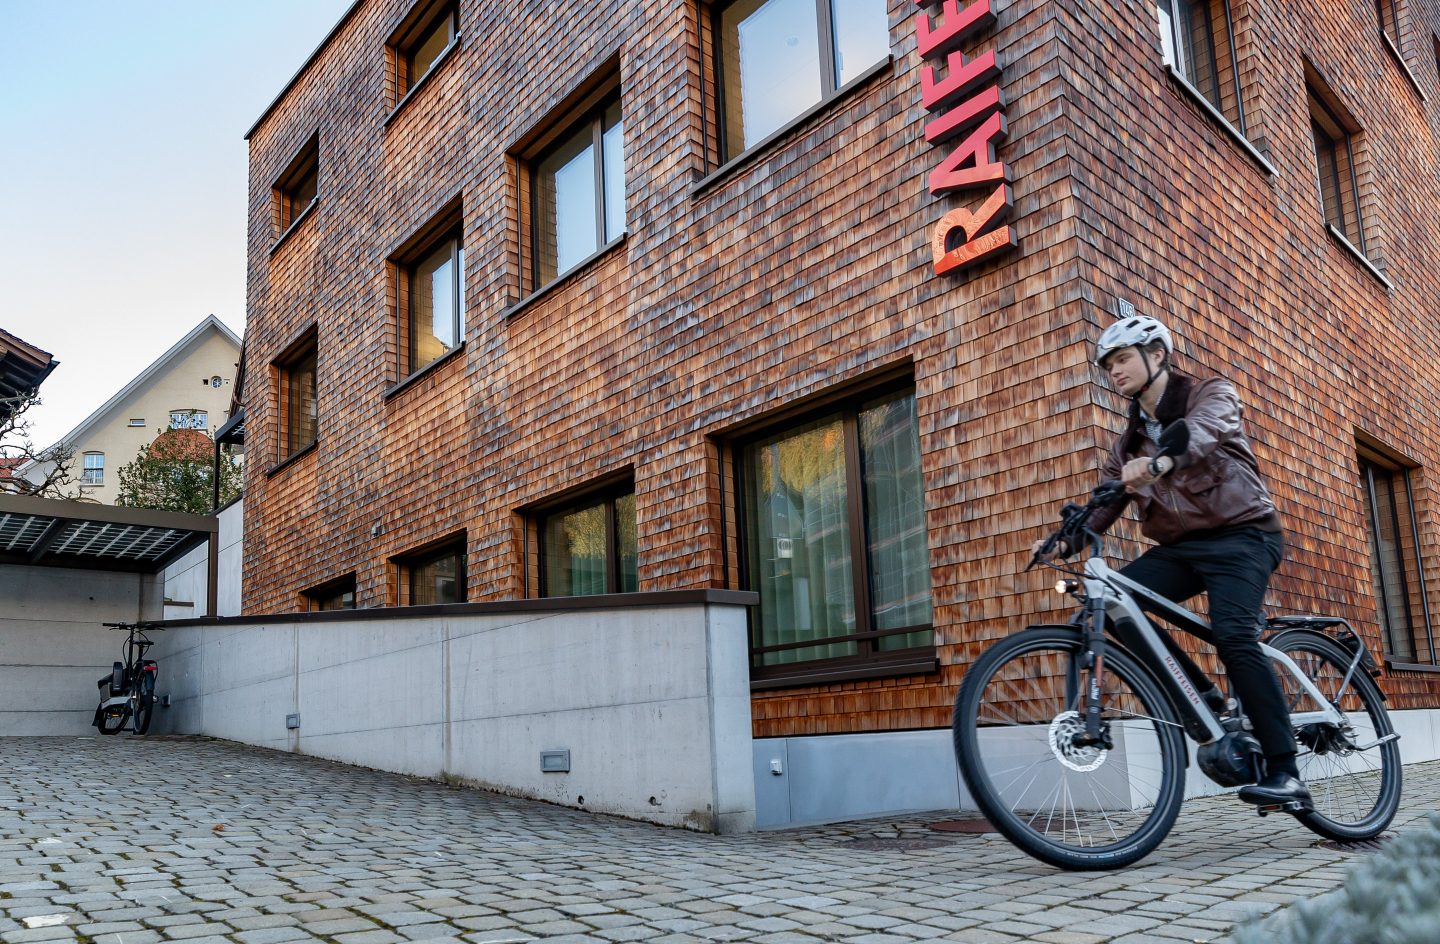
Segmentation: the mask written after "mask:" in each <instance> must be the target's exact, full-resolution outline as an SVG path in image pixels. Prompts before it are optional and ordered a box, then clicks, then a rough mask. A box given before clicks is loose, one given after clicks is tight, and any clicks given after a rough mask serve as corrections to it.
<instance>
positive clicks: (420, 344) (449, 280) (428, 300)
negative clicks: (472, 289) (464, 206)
mask: <svg viewBox="0 0 1440 944" xmlns="http://www.w3.org/2000/svg"><path fill="white" fill-rule="evenodd" d="M397 275H398V279H397V285H396V310H397V311H398V313H399V316H400V330H401V334H402V344H401V354H402V356H403V357H404V358H405V362H404V363H403V364H402V365H401V373H402V374H412V373H414V372H416V371H418V370H422V369H424V368H425V367H427V366H429V365H430V364H433V363H434V362H435V361H437V360H439V359H440V358H441V357H443V356H445V355H446V354H447V353H449V352H450V351H451V350H453V349H454V348H455V347H457V346H458V345H459V344H460V342H461V341H462V340H463V339H464V337H465V247H464V245H463V243H462V242H461V237H460V230H459V228H458V224H457V228H456V229H453V230H450V231H447V232H446V233H445V234H444V235H443V236H441V237H439V238H438V239H434V240H432V241H429V242H427V243H424V244H423V245H422V246H421V248H419V249H418V250H416V251H414V252H412V253H410V254H409V255H407V256H405V257H403V258H402V259H401V260H399V261H398V263H397Z"/></svg>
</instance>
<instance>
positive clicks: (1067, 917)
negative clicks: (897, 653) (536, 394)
mask: <svg viewBox="0 0 1440 944" xmlns="http://www.w3.org/2000/svg"><path fill="white" fill-rule="evenodd" d="M0 759H3V768H0V941H4V942H5V944H29V942H40V941H80V942H83V944H90V942H93V944H165V942H170V941H176V942H184V944H286V942H290V941H312V940H322V941H336V942H339V944H403V942H406V941H428V942H432V944H443V942H445V941H449V940H454V941H465V942H469V944H498V942H506V941H510V942H520V941H528V940H531V939H535V938H545V939H549V940H551V941H557V942H597V944H604V942H624V941H658V942H680V941H695V942H707V941H708V942H725V941H754V942H763V944H808V942H814V941H850V942H855V944H902V942H914V941H927V940H940V941H968V942H976V944H979V942H1011V941H1044V942H1050V944H1094V942H1115V944H1138V942H1174V941H1219V940H1223V938H1224V937H1225V935H1226V933H1227V931H1228V930H1229V929H1230V928H1231V927H1232V926H1233V925H1234V924H1235V922H1236V921H1238V920H1240V919H1241V918H1243V917H1246V916H1248V915H1251V914H1256V913H1264V912H1268V911H1270V910H1272V909H1275V908H1277V907H1280V906H1281V905H1283V904H1284V903H1286V902H1289V901H1291V900H1293V899H1295V898H1300V897H1309V896H1313V895H1315V894H1317V893H1319V892H1323V891H1326V890H1329V889H1332V888H1334V887H1336V885H1337V882H1338V880H1339V879H1340V878H1341V876H1342V873H1343V869H1344V867H1345V865H1346V864H1347V863H1348V862H1350V861H1352V860H1353V859H1354V858H1355V856H1356V855H1357V853H1354V852H1336V851H1331V850H1327V849H1324V848H1321V847H1319V846H1317V840H1316V837H1314V836H1312V835H1311V834H1310V833H1309V832H1307V831H1305V830H1304V829H1303V828H1301V827H1300V826H1299V825H1298V824H1296V823H1295V822H1294V821H1293V820H1291V819H1290V818H1288V817H1283V816H1273V817H1268V818H1266V819H1263V820H1262V819H1260V818H1259V817H1257V816H1255V815H1254V813H1253V812H1251V811H1250V810H1249V809H1247V808H1243V807H1241V806H1240V805H1239V804H1238V803H1236V802H1235V801H1233V800H1228V799H1224V798H1216V799H1209V800H1202V801H1195V802H1191V803H1189V804H1187V805H1186V807H1185V809H1184V811H1183V812H1182V813H1181V818H1180V823H1179V825H1178V826H1177V828H1176V830H1175V832H1174V833H1173V834H1172V835H1171V837H1170V839H1169V840H1168V841H1167V842H1166V844H1165V845H1164V846H1162V847H1161V848H1160V849H1159V851H1157V852H1156V853H1155V854H1153V855H1152V856H1151V857H1150V858H1149V859H1147V860H1145V861H1144V862H1142V863H1141V864H1140V865H1138V866H1135V867H1132V868H1130V869H1128V870H1126V871H1124V872H1120V873H1085V874H1066V873H1062V872H1059V871H1057V870H1055V869H1052V868H1050V867H1048V866H1045V865H1042V864H1040V863H1038V862H1035V861H1033V860H1031V859H1029V858H1027V857H1026V856H1024V855H1022V854H1021V853H1020V852H1018V851H1017V850H1015V849H1014V848H1012V847H1011V846H1010V845H1009V844H1008V843H1006V842H1005V841H1003V840H1001V839H999V838H998V837H986V836H960V835H955V834H942V833H937V832H935V831H932V830H930V829H929V828H928V823H929V822H931V821H934V820H938V819H943V818H944V817H943V815H940V814H936V815H931V816H928V817H917V816H911V817H903V818H894V819H886V820H870V821H867V822H864V823H861V824H849V825H841V826H825V827H815V828H807V829H796V830H787V831H783V832H766V833H759V834H756V835H750V836H738V837H717V836H708V835H700V834H695V833H687V832H683V831H680V830H674V829H664V828H660V827H654V826H648V825H644V824H639V823H631V822H627V821H624V820H618V819H612V818H608V817H600V816H591V815H588V814H585V813H581V812H578V811H573V810H568V809H562V808H558V807H553V806H547V805H545V804H542V803H536V802H530V801H524V800H516V799H511V798H507V797H500V796H495V795H493V794H487V793H482V792H479V791H475V790H469V789H454V788H450V787H447V786H445V785H443V784H439V783H433V782H430V781H424V780H415V779H410V778H406V777H402V776H397V775H393V774H385V773H378V772H375V771H369V770H362V769H357V768H353V767H347V766H344V765H341V764H334V763H329V762H326V761H320V760H316V759H314V758H308V757H301V756H296V755H291V754H285V753H278V752H271V751H264V750H259V749H255V748H249V747H243V746H239V745H235V744H230V743H226V742H219V741H209V740H203V739H184V738H174V739H169V738H156V739H137V740H132V739H130V738H128V737H118V738H115V739H113V740H112V739H109V738H106V739H98V738H40V739H19V738H0ZM1406 773H1407V783H1406V797H1405V803H1404V807H1403V809H1402V812H1401V814H1400V816H1399V817H1398V818H1397V819H1396V825H1395V827H1393V828H1394V829H1397V830H1403V829H1405V828H1406V825H1407V824H1408V823H1411V822H1413V821H1415V820H1416V819H1417V818H1418V817H1419V816H1421V815H1422V814H1423V813H1424V812H1425V811H1428V810H1433V809H1436V808H1437V807H1440V802H1437V801H1440V763H1434V764H1427V765H1421V766H1413V767H1410V768H1407V771H1406Z"/></svg>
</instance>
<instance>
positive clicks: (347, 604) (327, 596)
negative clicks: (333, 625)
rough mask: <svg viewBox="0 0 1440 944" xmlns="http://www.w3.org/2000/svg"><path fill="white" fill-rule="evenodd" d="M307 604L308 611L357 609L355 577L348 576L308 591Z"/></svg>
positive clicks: (306, 595)
mask: <svg viewBox="0 0 1440 944" xmlns="http://www.w3.org/2000/svg"><path fill="white" fill-rule="evenodd" d="M305 602H306V609H308V610H311V611H322V610H353V609H355V575H354V574H346V575H345V576H344V577H341V578H339V579H338V580H332V581H330V582H329V583H325V584H322V585H320V586H318V587H313V588H311V589H309V590H306V591H305Z"/></svg>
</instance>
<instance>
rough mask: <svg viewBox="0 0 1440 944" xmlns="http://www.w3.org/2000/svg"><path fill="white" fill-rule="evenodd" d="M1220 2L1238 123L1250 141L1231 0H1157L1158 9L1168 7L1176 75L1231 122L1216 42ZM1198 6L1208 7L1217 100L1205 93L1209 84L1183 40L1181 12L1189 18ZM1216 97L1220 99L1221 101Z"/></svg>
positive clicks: (1207, 25) (1206, 41) (1207, 33)
mask: <svg viewBox="0 0 1440 944" xmlns="http://www.w3.org/2000/svg"><path fill="white" fill-rule="evenodd" d="M1216 5H1219V6H1220V8H1221V13H1222V15H1223V16H1224V18H1225V23H1224V27H1225V29H1224V40H1225V43H1226V44H1227V46H1228V47H1229V60H1230V78H1231V84H1233V86H1234V89H1233V92H1234V95H1235V118H1234V123H1235V127H1236V130H1237V131H1239V132H1240V135H1241V136H1242V137H1246V138H1247V140H1248V135H1249V132H1248V130H1247V129H1246V126H1245V98H1244V96H1243V95H1242V93H1241V90H1242V86H1241V83H1240V55H1239V49H1238V47H1237V46H1236V43H1235V17H1234V14H1233V12H1232V11H1231V8H1230V0H1157V3H1156V8H1157V10H1158V9H1161V8H1168V12H1169V22H1170V35H1169V37H1168V48H1169V49H1171V50H1173V51H1174V58H1175V63H1174V65H1173V66H1172V68H1174V69H1175V72H1176V74H1178V75H1179V76H1180V77H1181V78H1182V79H1184V80H1185V82H1186V83H1188V84H1189V85H1190V87H1191V88H1192V89H1194V90H1195V91H1197V92H1199V93H1200V95H1201V97H1203V98H1204V99H1205V100H1206V101H1207V102H1209V103H1210V104H1211V105H1212V106H1213V107H1214V108H1215V110H1216V111H1217V112H1219V113H1220V114H1221V115H1222V116H1223V117H1224V118H1225V120H1226V121H1230V120H1231V119H1230V116H1229V115H1226V114H1225V103H1224V96H1223V95H1222V94H1221V93H1220V57H1219V54H1218V52H1217V50H1218V49H1219V46H1218V44H1217V42H1216V32H1217V30H1216V24H1215V7H1216ZM1195 6H1203V7H1204V27H1205V37H1204V47H1205V49H1204V51H1205V52H1206V53H1207V54H1208V59H1209V62H1208V66H1209V69H1210V75H1211V76H1212V77H1213V79H1212V81H1213V84H1214V87H1215V99H1212V98H1210V96H1209V95H1206V94H1205V91H1204V89H1203V85H1204V84H1205V83H1203V82H1202V81H1201V78H1200V75H1199V73H1198V71H1197V70H1196V69H1195V67H1194V64H1193V63H1192V62H1191V61H1190V60H1191V56H1190V50H1189V49H1188V48H1187V47H1186V46H1185V44H1184V43H1183V42H1182V41H1181V40H1182V39H1183V35H1182V33H1181V25H1180V20H1181V13H1182V11H1183V13H1184V15H1185V17H1186V18H1187V19H1188V18H1189V16H1190V14H1189V11H1190V9H1191V8H1193V7H1195ZM1216 99H1218V101H1217V100H1216Z"/></svg>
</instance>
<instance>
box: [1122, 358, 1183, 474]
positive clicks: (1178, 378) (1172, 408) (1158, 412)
mask: <svg viewBox="0 0 1440 944" xmlns="http://www.w3.org/2000/svg"><path fill="white" fill-rule="evenodd" d="M1190 387H1191V380H1190V378H1189V377H1186V376H1185V375H1184V374H1181V373H1177V372H1176V371H1175V368H1173V367H1172V368H1170V379H1169V380H1167V381H1165V392H1164V393H1162V394H1161V395H1160V402H1159V403H1158V404H1156V405H1155V419H1157V420H1159V421H1160V423H1161V425H1162V426H1168V425H1170V424H1171V423H1173V422H1175V421H1176V420H1178V419H1181V418H1182V417H1184V415H1185V410H1186V409H1187V408H1188V407H1189V405H1190ZM1141 427H1142V423H1141V420H1140V401H1139V400H1132V401H1131V402H1130V425H1129V426H1128V427H1126V429H1125V451H1126V452H1127V453H1129V454H1131V455H1134V454H1136V453H1138V452H1139V451H1140V445H1141V442H1142V441H1143V439H1144V436H1145V434H1144V432H1143V430H1142V428H1141Z"/></svg>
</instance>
